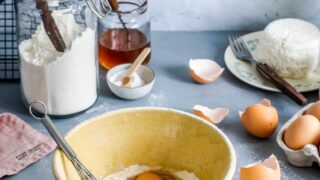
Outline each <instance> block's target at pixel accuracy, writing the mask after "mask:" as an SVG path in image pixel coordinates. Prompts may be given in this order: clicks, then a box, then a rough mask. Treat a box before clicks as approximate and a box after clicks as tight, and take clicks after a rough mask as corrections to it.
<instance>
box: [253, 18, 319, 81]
mask: <svg viewBox="0 0 320 180" xmlns="http://www.w3.org/2000/svg"><path fill="white" fill-rule="evenodd" d="M260 44H261V46H260V51H261V53H259V54H260V55H257V57H256V59H257V60H258V61H260V62H263V63H267V64H268V65H270V66H271V67H273V68H274V69H275V70H276V71H277V73H278V74H279V75H280V76H282V77H286V78H303V77H305V76H307V75H308V74H309V73H310V72H312V71H313V70H314V69H315V68H316V67H317V65H318V61H319V48H320V34H319V30H318V28H317V27H316V26H315V25H313V24H311V23H309V22H306V21H303V20H300V19H291V18H288V19H280V20H276V21H273V22H271V23H270V24H269V25H268V26H267V27H266V28H265V29H264V38H263V39H261V41H260Z"/></svg>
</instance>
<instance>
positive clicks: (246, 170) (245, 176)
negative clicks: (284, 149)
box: [240, 155, 281, 180]
mask: <svg viewBox="0 0 320 180" xmlns="http://www.w3.org/2000/svg"><path fill="white" fill-rule="evenodd" d="M280 179H281V169H280V166H279V162H278V159H277V157H276V156H274V155H271V156H270V157H269V158H268V159H266V160H265V161H264V162H256V163H253V164H250V165H248V166H244V167H241V168H240V180H280Z"/></svg>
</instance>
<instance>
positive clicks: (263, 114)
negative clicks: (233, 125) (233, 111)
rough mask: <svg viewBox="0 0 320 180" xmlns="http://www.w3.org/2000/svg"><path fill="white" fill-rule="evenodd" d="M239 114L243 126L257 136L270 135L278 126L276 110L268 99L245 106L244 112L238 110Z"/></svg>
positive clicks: (264, 136)
mask: <svg viewBox="0 0 320 180" xmlns="http://www.w3.org/2000/svg"><path fill="white" fill-rule="evenodd" d="M239 116H240V120H241V123H242V125H243V126H244V128H245V129H246V130H247V131H248V132H249V133H250V134H251V135H253V136H256V137H259V138H267V137H269V136H271V135H272V134H273V133H274V132H275V131H276V129H277V127H278V121H279V117H278V112H277V110H276V108H274V107H273V106H272V105H271V102H270V100H268V99H263V100H262V101H261V102H260V103H258V104H254V105H251V106H249V107H247V108H246V110H245V111H244V112H239Z"/></svg>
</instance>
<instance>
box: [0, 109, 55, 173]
mask: <svg viewBox="0 0 320 180" xmlns="http://www.w3.org/2000/svg"><path fill="white" fill-rule="evenodd" d="M55 147H56V144H55V142H54V141H53V140H52V139H50V138H48V137H47V136H45V135H43V134H41V133H40V132H38V131H37V130H35V129H33V128H32V127H31V126H30V125H28V124H27V123H25V122H24V121H23V120H21V119H20V118H18V117H17V116H15V115H13V114H9V113H4V114H0V179H1V178H2V177H3V176H6V175H14V174H16V173H18V172H19V171H21V170H22V169H24V168H25V167H27V166H28V165H30V164H32V163H34V162H35V161H37V160H39V159H41V158H43V157H45V156H46V155H48V154H49V153H50V152H51V151H53V150H54V149H55Z"/></svg>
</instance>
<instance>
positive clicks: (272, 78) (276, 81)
mask: <svg viewBox="0 0 320 180" xmlns="http://www.w3.org/2000/svg"><path fill="white" fill-rule="evenodd" d="M256 69H257V71H258V72H259V73H260V74H261V75H262V76H263V77H264V78H266V79H267V80H269V82H271V83H272V84H273V85H274V86H275V87H277V88H278V89H279V90H280V91H282V92H283V93H284V94H286V95H287V96H288V97H290V98H291V99H292V100H294V101H295V102H296V103H298V104H299V105H304V104H306V103H307V102H308V100H307V99H306V98H305V97H304V96H303V95H302V94H301V93H299V92H298V91H297V90H296V89H295V88H294V87H292V86H291V85H290V84H289V83H288V82H287V81H286V80H284V79H283V78H282V77H280V76H279V75H278V74H277V73H276V72H275V70H274V69H273V68H272V67H270V66H268V65H267V64H265V63H258V64H257V66H256Z"/></svg>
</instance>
